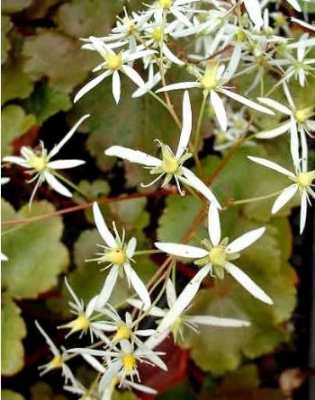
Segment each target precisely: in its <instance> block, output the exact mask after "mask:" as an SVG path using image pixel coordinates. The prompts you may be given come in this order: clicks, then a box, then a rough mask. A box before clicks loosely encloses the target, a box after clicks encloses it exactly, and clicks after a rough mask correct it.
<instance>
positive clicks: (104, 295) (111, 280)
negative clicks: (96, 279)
mask: <svg viewBox="0 0 315 400" xmlns="http://www.w3.org/2000/svg"><path fill="white" fill-rule="evenodd" d="M118 272H119V267H118V266H117V265H113V266H112V267H111V269H110V271H109V273H108V275H107V277H106V279H105V282H104V286H103V288H102V290H101V292H100V294H99V295H98V298H97V302H96V306H95V308H96V309H100V308H102V307H104V306H105V304H106V303H107V302H108V299H109V298H110V296H111V294H112V291H113V289H114V286H115V284H116V282H117V278H118Z"/></svg>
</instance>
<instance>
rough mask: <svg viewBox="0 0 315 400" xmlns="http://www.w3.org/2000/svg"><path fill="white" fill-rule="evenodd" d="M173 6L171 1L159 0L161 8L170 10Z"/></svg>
mask: <svg viewBox="0 0 315 400" xmlns="http://www.w3.org/2000/svg"><path fill="white" fill-rule="evenodd" d="M172 5H173V0H159V6H160V7H161V8H170V7H172Z"/></svg>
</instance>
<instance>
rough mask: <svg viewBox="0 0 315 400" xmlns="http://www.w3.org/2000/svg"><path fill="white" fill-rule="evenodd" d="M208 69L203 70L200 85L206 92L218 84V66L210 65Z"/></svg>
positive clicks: (216, 64) (214, 63)
mask: <svg viewBox="0 0 315 400" xmlns="http://www.w3.org/2000/svg"><path fill="white" fill-rule="evenodd" d="M211 64H212V65H210V66H209V67H207V69H206V70H205V74H204V76H203V77H202V78H201V80H200V83H201V84H202V86H203V87H204V88H205V89H207V90H212V89H214V88H215V87H216V86H217V84H218V82H217V72H218V67H219V64H218V63H216V62H213V63H211Z"/></svg>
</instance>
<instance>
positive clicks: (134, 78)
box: [122, 65, 145, 88]
mask: <svg viewBox="0 0 315 400" xmlns="http://www.w3.org/2000/svg"><path fill="white" fill-rule="evenodd" d="M122 71H123V72H124V73H125V74H126V75H127V76H128V77H129V78H130V79H131V80H132V81H133V82H134V83H135V84H136V85H137V86H139V87H142V88H143V87H145V83H144V82H143V79H142V78H141V76H140V75H139V74H138V72H136V71H135V70H134V69H132V68H131V67H129V66H128V65H124V66H123V67H122Z"/></svg>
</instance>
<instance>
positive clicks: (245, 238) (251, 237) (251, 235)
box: [226, 227, 266, 253]
mask: <svg viewBox="0 0 315 400" xmlns="http://www.w3.org/2000/svg"><path fill="white" fill-rule="evenodd" d="M265 230H266V228H265V227H262V228H258V229H253V230H252V231H250V232H247V233H245V234H244V235H242V236H240V237H239V238H237V239H235V240H233V242H231V243H229V244H228V246H227V248H226V250H227V253H238V252H239V251H242V250H243V249H246V247H249V246H250V245H252V244H253V243H254V242H256V240H258V239H259V238H260V237H261V236H262V235H263V234H264V232H265Z"/></svg>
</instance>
